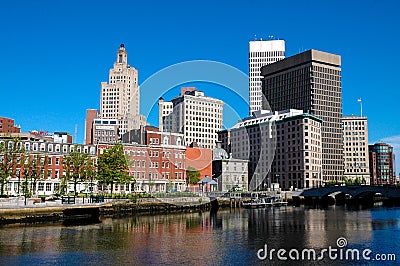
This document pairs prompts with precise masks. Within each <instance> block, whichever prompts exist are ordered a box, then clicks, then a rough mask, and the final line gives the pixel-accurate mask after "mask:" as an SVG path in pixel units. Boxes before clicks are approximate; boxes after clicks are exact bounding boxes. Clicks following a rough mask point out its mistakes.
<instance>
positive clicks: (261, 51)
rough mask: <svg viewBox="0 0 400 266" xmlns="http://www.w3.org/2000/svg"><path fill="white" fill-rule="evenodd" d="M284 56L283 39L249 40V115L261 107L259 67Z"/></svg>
mask: <svg viewBox="0 0 400 266" xmlns="http://www.w3.org/2000/svg"><path fill="white" fill-rule="evenodd" d="M284 58H285V41H284V40H268V41H251V42H249V104H250V115H251V114H252V112H254V111H258V110H261V109H262V107H261V106H262V89H261V78H262V76H261V70H260V69H261V67H262V66H265V65H269V64H271V63H274V62H276V61H279V60H282V59H284Z"/></svg>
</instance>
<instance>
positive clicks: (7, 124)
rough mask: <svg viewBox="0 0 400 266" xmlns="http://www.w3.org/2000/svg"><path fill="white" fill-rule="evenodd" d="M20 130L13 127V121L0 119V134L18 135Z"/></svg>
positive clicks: (4, 118)
mask: <svg viewBox="0 0 400 266" xmlns="http://www.w3.org/2000/svg"><path fill="white" fill-rule="evenodd" d="M19 132H21V128H20V127H19V126H15V125H14V119H11V118H7V117H0V133H19Z"/></svg>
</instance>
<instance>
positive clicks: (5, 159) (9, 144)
mask: <svg viewBox="0 0 400 266" xmlns="http://www.w3.org/2000/svg"><path fill="white" fill-rule="evenodd" d="M24 153H25V149H24V147H23V145H22V142H21V140H20V139H19V138H12V139H7V140H5V141H3V142H1V143H0V195H4V190H5V186H6V185H7V182H8V178H9V177H11V176H14V175H15V171H16V166H17V163H18V160H20V159H21V156H22V155H23V154H24Z"/></svg>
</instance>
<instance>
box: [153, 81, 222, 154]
mask: <svg viewBox="0 0 400 266" xmlns="http://www.w3.org/2000/svg"><path fill="white" fill-rule="evenodd" d="M223 105H224V103H223V102H222V101H221V100H218V99H215V98H211V97H207V96H204V92H202V91H198V90H197V89H196V88H182V89H181V95H180V96H178V97H175V98H174V99H172V100H171V102H166V101H164V99H163V98H160V99H159V101H158V108H159V125H158V127H159V128H160V130H161V131H164V132H177V133H182V134H184V136H185V142H186V144H187V145H190V144H192V143H197V145H198V146H199V147H202V148H207V149H213V148H215V147H216V141H217V140H218V135H217V132H218V131H220V130H221V129H222V107H223Z"/></svg>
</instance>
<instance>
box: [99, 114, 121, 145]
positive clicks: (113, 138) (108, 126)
mask: <svg viewBox="0 0 400 266" xmlns="http://www.w3.org/2000/svg"><path fill="white" fill-rule="evenodd" d="M118 137H119V135H118V120H117V119H106V118H96V119H94V120H93V142H94V143H96V144H97V143H116V142H117V141H118Z"/></svg>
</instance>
